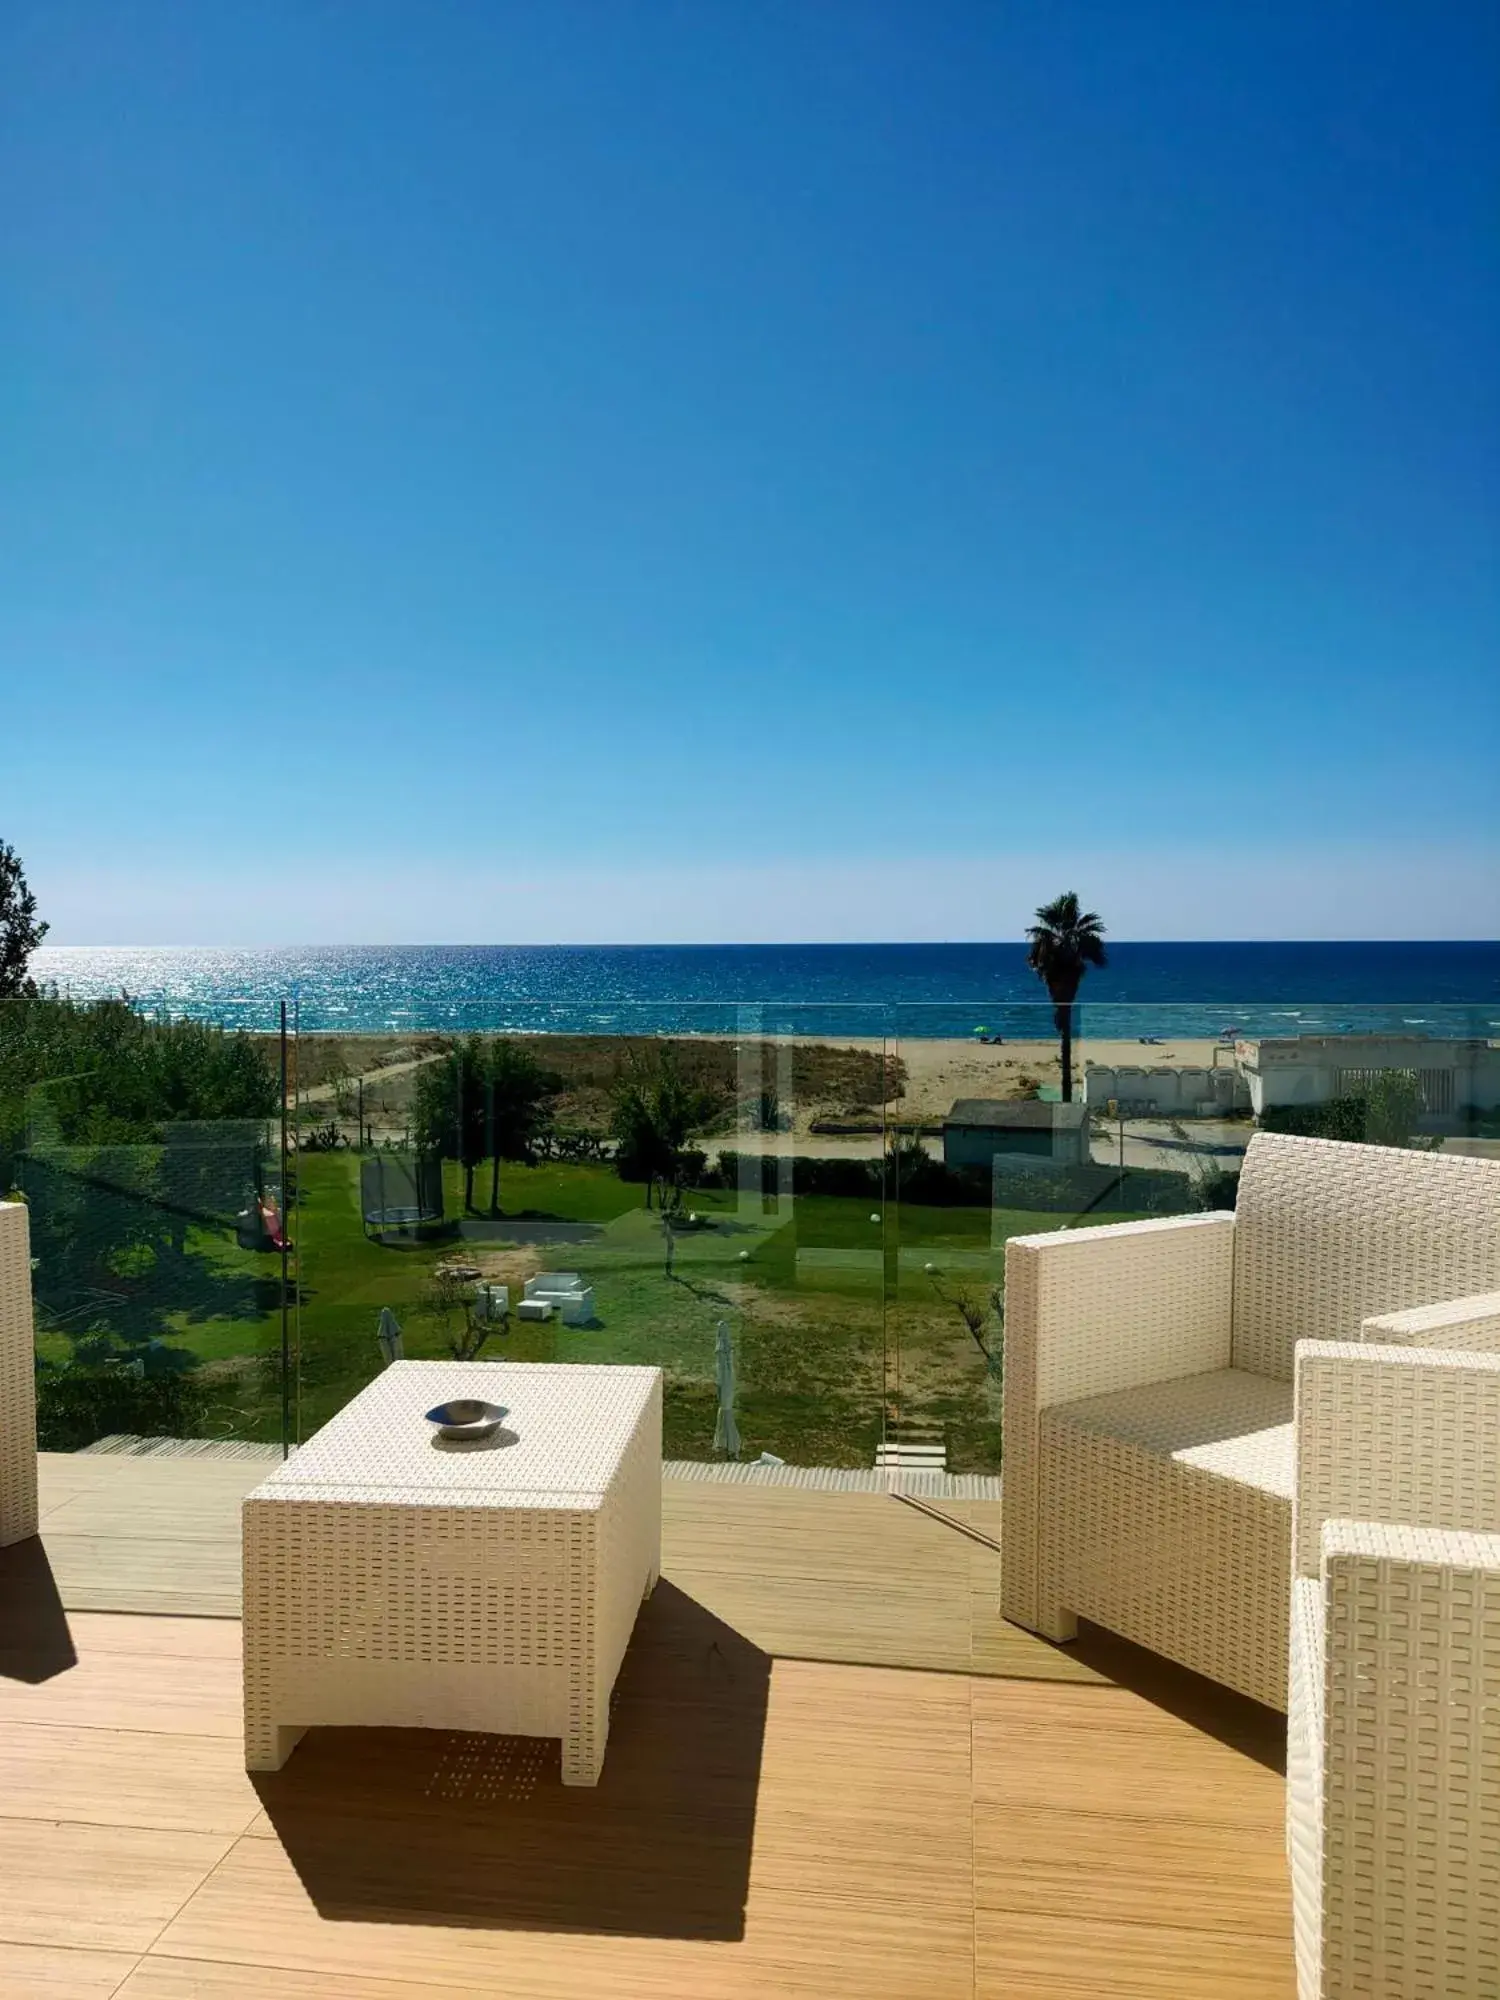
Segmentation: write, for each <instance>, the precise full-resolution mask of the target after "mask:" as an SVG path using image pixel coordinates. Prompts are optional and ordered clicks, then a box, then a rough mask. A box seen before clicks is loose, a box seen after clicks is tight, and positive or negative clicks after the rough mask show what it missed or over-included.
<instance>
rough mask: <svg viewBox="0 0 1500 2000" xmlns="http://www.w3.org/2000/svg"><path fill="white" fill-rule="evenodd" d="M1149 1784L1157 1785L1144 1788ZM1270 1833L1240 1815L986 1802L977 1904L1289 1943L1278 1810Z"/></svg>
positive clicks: (977, 1817)
mask: <svg viewBox="0 0 1500 2000" xmlns="http://www.w3.org/2000/svg"><path fill="white" fill-rule="evenodd" d="M1142 1789H1144V1790H1149V1786H1146V1787H1143V1788H1142ZM1261 1832H1262V1838H1261V1839H1259V1840H1248V1839H1247V1838H1246V1829H1245V1825H1244V1823H1243V1821H1242V1820H1239V1819H1236V1818H1234V1817H1232V1816H1231V1817H1229V1818H1227V1819H1226V1820H1225V1822H1224V1823H1223V1824H1221V1825H1214V1824H1212V1823H1210V1822H1207V1821H1206V1820H1205V1819H1203V1818H1199V1819H1196V1820H1192V1821H1182V1820H1177V1819H1173V1818H1172V1817H1170V1816H1169V1815H1168V1814H1166V1813H1163V1814H1161V1815H1160V1816H1159V1817H1156V1818H1146V1817H1145V1816H1143V1815H1140V1814H1137V1815H1135V1816H1134V1817H1126V1816H1125V1815H1124V1814H1121V1813H1086V1812H1076V1811H1064V1810H1058V1809H1055V1808H1038V1807H1021V1806H999V1807H991V1806H986V1805H979V1804H976V1806H975V1808H974V1902H975V1905H976V1907H977V1908H979V1909H982V1910H989V1911H994V1912H998V1911H1003V1910H1011V1911H1020V1912H1021V1913H1023V1914H1033V1913H1035V1912H1036V1911H1038V1910H1045V1911H1046V1912H1047V1913H1048V1915H1049V1916H1054V1917H1070V1918H1072V1920H1073V1921H1074V1922H1075V1923H1076V1924H1078V1925H1079V1926H1080V1927H1086V1926H1088V1925H1091V1924H1095V1923H1099V1922H1101V1921H1102V1922H1104V1923H1107V1924H1113V1923H1135V1922H1139V1921H1140V1919H1141V1915H1142V1912H1149V1914H1150V1918H1151V1920H1152V1921H1153V1922H1156V1923H1162V1924H1166V1925H1168V1926H1170V1927H1171V1928H1173V1929H1175V1930H1206V1931H1216V1932H1218V1931H1233V1932H1234V1933H1235V1934H1236V1935H1237V1936H1241V1937H1244V1938H1247V1939H1248V1938H1252V1937H1257V1938H1263V1939H1268V1940H1271V1941H1277V1942H1284V1940H1285V1936H1286V1928H1287V1907H1288V1902H1289V1899H1290V1895H1291V1885H1290V1882H1289V1880H1288V1877H1287V1866H1286V1858H1285V1856H1284V1854H1283V1853H1282V1851H1281V1846H1280V1843H1279V1838H1278V1836H1279V1834H1280V1815H1279V1813H1276V1812H1269V1813H1267V1814H1266V1816H1265V1824H1264V1825H1263V1827H1262V1829H1261Z"/></svg>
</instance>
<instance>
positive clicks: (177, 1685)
mask: <svg viewBox="0 0 1500 2000" xmlns="http://www.w3.org/2000/svg"><path fill="white" fill-rule="evenodd" d="M17 1722H50V1723H56V1724H59V1725H62V1726H66V1727H72V1728H80V1729H149V1730H165V1731H166V1732H167V1733H168V1734H169V1735H173V1736H228V1737H233V1738H235V1739H236V1740H237V1741H238V1740H240V1739H241V1737H242V1735H243V1731H244V1702H243V1698H242V1696H241V1692H240V1667H239V1662H238V1660H236V1659H217V1658H213V1657H192V1656H185V1655H177V1656H169V1655H163V1654H159V1653H105V1652H87V1653H83V1654H81V1656H80V1658H79V1660H78V1663H77V1665H76V1666H74V1667H71V1668H70V1669H69V1670H68V1671H67V1672H66V1673H60V1674H56V1675H54V1677H53V1678H52V1679H51V1680H47V1681H43V1682H41V1683H40V1684H39V1685H37V1686H29V1685H27V1684H26V1683H25V1682H22V1681H15V1680H0V1724H4V1725H9V1724H11V1723H17Z"/></svg>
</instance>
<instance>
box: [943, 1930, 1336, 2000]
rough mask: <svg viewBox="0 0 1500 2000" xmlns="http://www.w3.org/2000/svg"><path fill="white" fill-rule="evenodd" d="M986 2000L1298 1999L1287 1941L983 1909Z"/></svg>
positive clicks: (977, 1934) (977, 1935) (977, 1986)
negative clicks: (1279, 1943) (1271, 1942)
mask: <svg viewBox="0 0 1500 2000" xmlns="http://www.w3.org/2000/svg"><path fill="white" fill-rule="evenodd" d="M974 1953H975V1982H974V1991H975V1994H976V1996H977V2000H1296V1995H1297V1981H1296V1976H1295V1973H1294V1971H1293V1968H1292V1963H1291V1943H1290V1937H1288V1939H1287V1941H1286V1942H1285V1944H1284V1945H1281V1946H1276V1945H1272V1944H1270V1943H1269V1942H1268V1941H1267V1940H1265V1939H1264V1938H1258V1937H1257V1938H1246V1937H1244V1936H1243V1935H1241V1934H1240V1933H1238V1932H1235V1931H1227V1930H1226V1931H1209V1930H1197V1929H1195V1930H1185V1929H1184V1930H1179V1929H1174V1928H1172V1927H1171V1926H1170V1925H1166V1924H1157V1923H1152V1922H1150V1921H1149V1920H1143V1921H1140V1922H1135V1923H1107V1922H1104V1921H1102V1920H1099V1919H1094V1920H1091V1921H1090V1922H1088V1923H1085V1924H1080V1923H1079V1922H1078V1920H1077V1919H1076V1917H1071V1916H1057V1915H1054V1914H1052V1913H1051V1912H1047V1911H1033V1912H1031V1913H1029V1914H1027V1913H1023V1912H1021V1911H1016V1910H1001V1911H991V1910H977V1911H976V1912H975V1915H974Z"/></svg>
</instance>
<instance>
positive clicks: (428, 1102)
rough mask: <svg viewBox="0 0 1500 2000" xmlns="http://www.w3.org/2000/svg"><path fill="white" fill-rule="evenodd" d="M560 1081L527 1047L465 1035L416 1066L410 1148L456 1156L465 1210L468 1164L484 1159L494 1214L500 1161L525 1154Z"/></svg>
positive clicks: (470, 1181) (470, 1201) (470, 1202)
mask: <svg viewBox="0 0 1500 2000" xmlns="http://www.w3.org/2000/svg"><path fill="white" fill-rule="evenodd" d="M561 1088H562V1078H561V1077H559V1076H556V1075H554V1074H553V1072H552V1071H551V1070H544V1069H542V1068H541V1067H540V1066H539V1065H538V1063H537V1060H536V1058H535V1057H534V1056H533V1055H532V1053H531V1051H530V1050H529V1049H525V1048H520V1047H518V1046H517V1044H516V1043H514V1042H506V1041H496V1042H486V1041H484V1040H483V1039H482V1038H481V1037H480V1036H478V1035H470V1036H469V1037H468V1038H467V1039H466V1040H465V1041H462V1042H460V1043H459V1044H458V1045H457V1047H455V1048H453V1049H451V1050H450V1051H449V1053H448V1054H447V1055H446V1056H444V1057H443V1058H442V1060H441V1061H440V1062H434V1063H425V1064H424V1065H423V1067H422V1068H421V1069H419V1070H418V1071H417V1090H416V1107H415V1115H414V1118H413V1124H414V1126H415V1129H416V1141H417V1150H418V1152H422V1153H436V1154H437V1155H438V1157H439V1158H440V1159H444V1160H457V1161H458V1162H459V1164H460V1165H461V1166H462V1167H463V1170H464V1207H465V1208H466V1209H467V1210H469V1211H470V1212H471V1213H472V1211H473V1208H474V1172H475V1169H476V1168H477V1167H478V1166H479V1164H480V1163H481V1161H483V1160H489V1161H490V1162H491V1169H490V1214H491V1215H498V1214H499V1213H500V1162H501V1161H502V1160H529V1159H531V1157H532V1155H533V1150H534V1147H535V1144H536V1140H537V1138H538V1136H539V1135H540V1133H541V1131H542V1128H543V1127H544V1125H545V1124H546V1122H547V1105H548V1101H549V1100H550V1099H551V1098H553V1097H554V1096H556V1094H557V1092H558V1091H559V1090H560V1089H561Z"/></svg>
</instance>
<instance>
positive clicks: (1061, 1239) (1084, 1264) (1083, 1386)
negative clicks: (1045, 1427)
mask: <svg viewBox="0 0 1500 2000" xmlns="http://www.w3.org/2000/svg"><path fill="white" fill-rule="evenodd" d="M1233 1284H1234V1217H1233V1216H1232V1215H1225V1214H1212V1215H1181V1216H1172V1217H1170V1218H1169V1219H1167V1220H1165V1221H1161V1222H1123V1223H1116V1224H1114V1225H1112V1226H1109V1227H1105V1228H1099V1229H1056V1230H1048V1231H1046V1232H1045V1233H1043V1234H1041V1235H1038V1236H1013V1237H1012V1238H1011V1239H1010V1242H1009V1243H1008V1244H1007V1245H1006V1246H1005V1375H1004V1398H1003V1402H1002V1405H1001V1429H1002V1467H1003V1484H1002V1487H1001V1496H1002V1497H1001V1507H1002V1510H1003V1525H1002V1536H1001V1539H1002V1541H1003V1543H1004V1548H1005V1554H1004V1557H1003V1560H1002V1563H1001V1580H1002V1608H1003V1610H1004V1612H1005V1615H1006V1617H1008V1618H1013V1619H1015V1620H1016V1622H1017V1623H1018V1624H1022V1625H1026V1626H1028V1627H1031V1628H1032V1629H1035V1623H1036V1614H1037V1537H1038V1532H1039V1523H1038V1508H1039V1499H1038V1490H1037V1488H1038V1479H1039V1473H1040V1466H1039V1462H1038V1448H1037V1433H1038V1426H1039V1421H1040V1417H1041V1413H1042V1411H1043V1410H1044V1409H1047V1408H1049V1407H1050V1406H1052V1405H1053V1404H1056V1403H1068V1402H1073V1401H1075V1400H1076V1399H1078V1398H1080V1397H1083V1396H1099V1395H1104V1394H1106V1393H1107V1392H1108V1391H1110V1390H1112V1389H1131V1388H1136V1387H1139V1386H1140V1385H1142V1384H1145V1383H1149V1382H1169V1381H1173V1380H1175V1379H1176V1378H1177V1377H1178V1376H1182V1375H1201V1374H1204V1373H1206V1372H1207V1371H1208V1370H1210V1369H1214V1368H1227V1367H1228V1366H1229V1364H1230V1331H1231V1317H1232V1301H1233Z"/></svg>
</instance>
